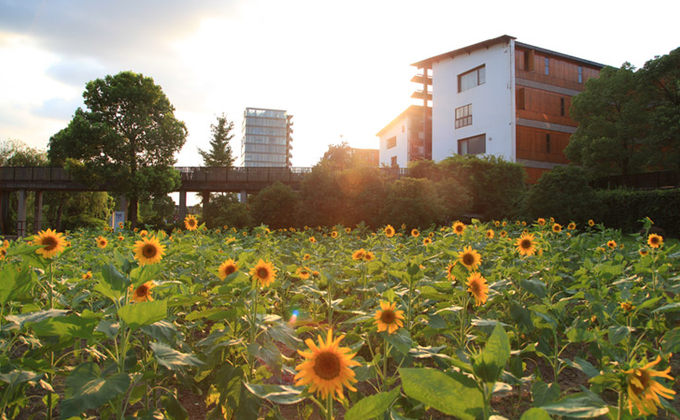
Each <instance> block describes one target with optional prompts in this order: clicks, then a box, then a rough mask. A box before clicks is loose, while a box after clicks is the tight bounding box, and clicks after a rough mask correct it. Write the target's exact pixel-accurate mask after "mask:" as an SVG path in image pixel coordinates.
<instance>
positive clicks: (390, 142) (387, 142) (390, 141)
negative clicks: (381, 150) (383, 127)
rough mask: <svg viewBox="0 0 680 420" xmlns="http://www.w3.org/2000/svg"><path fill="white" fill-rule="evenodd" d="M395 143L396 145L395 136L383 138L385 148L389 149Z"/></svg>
mask: <svg viewBox="0 0 680 420" xmlns="http://www.w3.org/2000/svg"><path fill="white" fill-rule="evenodd" d="M396 145H397V136H394V137H390V138H389V139H387V140H385V148H386V149H391V148H393V147H394V146H396Z"/></svg>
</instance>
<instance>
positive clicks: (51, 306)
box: [47, 260, 54, 309]
mask: <svg viewBox="0 0 680 420" xmlns="http://www.w3.org/2000/svg"><path fill="white" fill-rule="evenodd" d="M52 278H53V273H52V260H50V280H49V283H48V284H47V286H48V287H47V289H48V292H49V296H50V309H54V291H53V290H52Z"/></svg>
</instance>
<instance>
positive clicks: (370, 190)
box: [338, 167, 387, 228]
mask: <svg viewBox="0 0 680 420" xmlns="http://www.w3.org/2000/svg"><path fill="white" fill-rule="evenodd" d="M338 185H339V186H340V190H341V192H342V201H343V207H344V211H343V214H342V217H341V219H340V221H341V222H342V224H343V225H345V226H356V225H358V224H360V223H362V222H363V223H364V224H365V225H367V226H370V227H372V228H377V227H378V226H380V225H382V224H383V221H382V219H381V217H380V216H381V214H382V211H383V207H384V206H385V199H386V198H387V184H386V180H385V177H384V174H383V173H381V172H380V170H379V169H378V168H367V167H364V168H352V169H347V170H345V171H342V172H341V173H340V174H339V178H338Z"/></svg>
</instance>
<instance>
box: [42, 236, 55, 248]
mask: <svg viewBox="0 0 680 420" xmlns="http://www.w3.org/2000/svg"><path fill="white" fill-rule="evenodd" d="M41 244H42V245H45V251H52V250H53V249H54V248H56V247H57V238H55V237H54V236H46V237H44V238H42V241H41Z"/></svg>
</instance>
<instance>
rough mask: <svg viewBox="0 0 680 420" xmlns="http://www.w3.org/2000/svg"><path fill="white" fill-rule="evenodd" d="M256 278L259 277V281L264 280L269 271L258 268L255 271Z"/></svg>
mask: <svg viewBox="0 0 680 420" xmlns="http://www.w3.org/2000/svg"><path fill="white" fill-rule="evenodd" d="M257 277H259V278H261V279H266V278H267V277H269V270H267V269H266V268H264V267H260V268H258V269H257Z"/></svg>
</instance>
